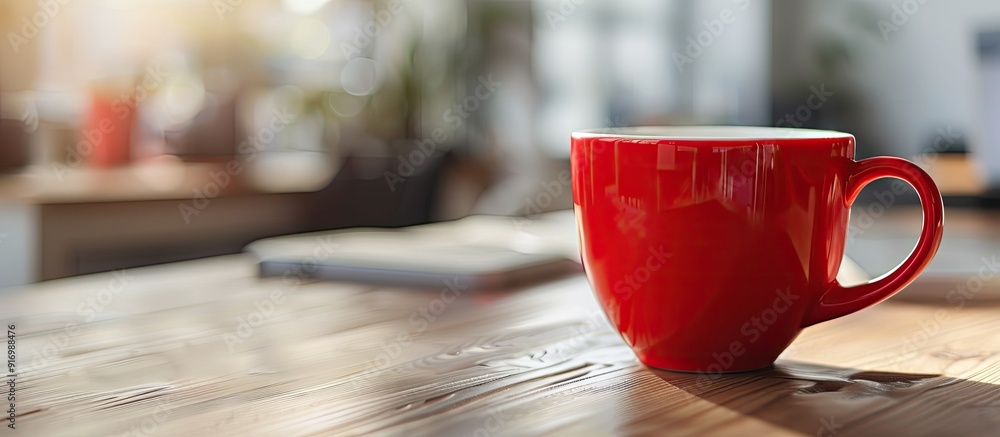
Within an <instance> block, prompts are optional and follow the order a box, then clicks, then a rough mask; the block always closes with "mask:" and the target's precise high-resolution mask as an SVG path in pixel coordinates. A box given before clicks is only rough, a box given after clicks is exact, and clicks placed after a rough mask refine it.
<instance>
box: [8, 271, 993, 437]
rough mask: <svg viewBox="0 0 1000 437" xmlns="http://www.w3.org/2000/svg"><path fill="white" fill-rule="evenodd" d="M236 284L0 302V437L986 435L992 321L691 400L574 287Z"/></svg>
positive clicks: (956, 323)
mask: <svg viewBox="0 0 1000 437" xmlns="http://www.w3.org/2000/svg"><path fill="white" fill-rule="evenodd" d="M254 267H255V265H254V262H253V260H252V259H250V258H248V257H246V256H243V255H235V256H228V257H219V258H212V259H206V260H200V261H191V262H184V263H178V264H171V265H164V266H158V267H147V268H142V269H135V270H130V271H126V272H124V273H106V274H96V275H89V276H83V277H77V278H70V279H63V280H57V281H50V282H46V283H41V284H36V285H32V286H29V287H25V288H21V289H14V290H0V299H2V306H0V323H3V324H4V325H6V324H15V325H16V329H15V330H14V331H15V332H16V353H17V356H18V359H17V365H18V375H17V378H16V388H17V392H16V411H17V421H16V427H17V429H16V431H11V430H9V429H4V430H3V431H7V432H8V433H7V434H4V435H11V436H15V435H24V436H29V435H30V436H89V435H129V436H133V435H134V436H140V435H142V436H150V435H163V436H167V435H185V436H194V435H241V436H242V435H281V436H297V435H400V434H405V435H419V436H424V435H425V436H440V435H468V436H501V435H511V436H526V435H546V434H554V435H569V436H580V435H607V434H638V435H642V434H650V435H706V434H714V435H810V436H812V435H816V436H835V435H836V436H851V435H878V436H882V435H989V436H997V435H1000V317H997V316H998V312H1000V311H998V310H1000V304H998V303H997V302H995V301H976V300H975V299H972V300H969V301H967V302H966V303H965V305H964V306H963V307H961V308H959V307H957V306H956V305H953V304H948V303H947V302H945V300H944V297H943V295H942V299H941V300H940V302H937V303H923V304H914V303H907V302H901V301H893V300H890V301H888V302H886V303H883V304H880V305H878V306H876V307H874V308H871V309H869V310H867V311H863V312H861V313H857V314H854V315H851V316H848V317H844V318H841V319H838V320H834V321H831V322H828V323H824V324H821V325H818V326H815V327H812V328H809V329H807V330H806V331H805V332H804V333H803V334H802V336H801V337H800V338H799V339H798V340H796V341H795V342H794V343H793V344H792V346H791V348H790V349H788V350H787V351H786V352H785V354H784V355H782V357H781V358H780V359H779V361H778V362H777V364H776V365H775V366H774V367H773V368H771V369H769V370H764V371H757V372H750V373H740V374H732V375H724V376H718V377H714V378H705V377H700V376H698V375H696V374H685V373H671V372H664V371H657V370H651V369H649V368H646V367H644V366H642V365H640V364H639V363H638V362H637V361H636V359H635V357H634V355H633V354H632V353H631V351H630V350H629V349H628V348H627V347H626V346H625V345H624V344H623V342H622V341H621V340H620V339H619V337H618V336H617V335H616V334H615V333H614V332H613V331H612V330H611V329H610V328H609V327H608V326H607V324H606V322H605V319H604V317H603V315H602V314H601V313H600V312H599V311H598V309H597V307H596V304H595V301H594V299H593V298H592V296H591V292H590V289H589V287H588V285H587V283H586V280H585V279H584V278H583V276H582V275H574V276H571V277H567V278H564V279H561V280H557V281H552V282H549V283H545V284H541V285H535V286H531V287H526V288H524V289H520V290H511V291H504V292H478V291H471V290H461V287H462V284H457V287H456V288H458V289H459V291H460V296H459V297H458V298H456V299H454V300H452V301H450V302H448V301H447V299H442V294H441V291H442V290H440V289H436V290H424V291H419V290H408V289H391V288H381V287H373V286H368V285H360V284H348V283H335V282H316V283H300V282H299V281H297V280H295V279H294V277H291V278H292V279H290V280H282V279H279V278H276V279H263V280H261V279H258V278H256V277H255V270H254ZM442 288H445V285H444V284H442ZM448 296H450V294H449V295H448ZM5 390H6V389H5ZM4 425H6V423H5V424H4Z"/></svg>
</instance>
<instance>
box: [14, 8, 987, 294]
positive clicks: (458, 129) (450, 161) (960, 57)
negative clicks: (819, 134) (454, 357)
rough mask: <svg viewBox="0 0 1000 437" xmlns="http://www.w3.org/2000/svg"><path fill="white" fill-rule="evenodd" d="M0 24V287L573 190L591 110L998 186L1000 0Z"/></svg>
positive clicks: (533, 206)
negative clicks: (815, 137) (778, 130)
mask: <svg viewBox="0 0 1000 437" xmlns="http://www.w3.org/2000/svg"><path fill="white" fill-rule="evenodd" d="M0 34H2V36H3V41H2V42H0V286H8V285H18V284H25V283H31V282H35V281H40V280H47V279H53V278H60V277H66V276H72V275H78V274H84V273H91V272H100V271H108V270H113V269H118V268H126V267H135V266H142V265H150V264H157V263H163V262H171V261H178V260H185V259H193V258H201V257H207V256H213V255H220V254H227V253H236V252H239V251H241V250H242V249H243V247H244V246H245V245H246V244H248V243H250V242H251V241H254V240H257V239H260V238H265V237H270V236H277V235H285V234H292V233H300V232H307V231H315V230H325V229H339V228H346V227H353V226H385V227H397V226H406V225H413V224H420V223H428V222H434V221H441V220H449V219H455V218H460V217H464V216H467V215H470V214H503V215H530V214H535V213H538V212H543V211H548V210H557V209H566V208H570V207H571V206H572V199H571V197H570V196H569V195H568V193H569V185H568V179H565V178H564V175H566V174H567V173H566V172H568V170H569V162H568V156H569V153H568V152H569V133H570V132H571V131H572V130H574V129H582V128H594V127H615V126H628V125H673V124H684V125H691V124H739V125H759V126H792V127H811V128H823V129H835V130H842V131H847V132H851V133H854V134H855V135H856V136H857V139H858V155H859V157H862V158H863V157H868V156H874V155H895V156H902V157H906V158H908V159H912V160H914V161H915V162H917V163H918V164H920V165H921V166H923V167H925V168H926V169H927V170H928V171H929V172H930V173H931V174H932V175H933V177H934V178H935V180H936V181H937V182H938V184H939V185H940V187H941V189H942V191H943V192H944V193H945V195H946V196H947V199H946V203H947V204H948V205H949V206H954V207H963V208H987V207H990V206H991V205H995V204H997V203H998V202H997V200H996V199H997V198H998V196H997V195H996V190H995V187H998V186H1000V3H998V2H995V1H988V0H957V1H950V2H944V1H925V0H919V1H918V0H903V1H900V0H896V1H890V0H869V1H840V2H829V1H818V0H813V1H798V0H771V1H767V0H708V1H704V0H703V1H695V0H675V1H667V2H663V1H654V0H628V1H624V0H620V1H603V0H532V1H529V0H434V1H430V0H377V1H371V0H3V1H0ZM991 187H992V188H991ZM886 189H887V188H885V186H881V187H880V186H879V185H878V184H873V186H871V187H869V188H868V189H866V195H867V196H869V197H870V199H869V200H867V201H866V200H864V199H861V200H859V201H858V203H859V204H865V202H868V203H870V202H872V201H873V200H871V199H874V197H872V196H873V194H872V193H878V192H880V190H881V191H884V190H886ZM907 190H909V188H907ZM542 193H547V194H548V195H547V196H546V195H542ZM895 199H896V198H894V200H893V202H897V201H898V202H899V203H900V204H907V203H914V202H915V199H914V198H913V196H912V192H911V191H908V192H907V193H904V194H903V195H901V196H899V197H898V200H895ZM884 206H887V205H884ZM888 206H891V205H888ZM849 244H850V243H849ZM910 244H912V242H911V243H910ZM894 259H895V260H897V261H898V259H901V258H894Z"/></svg>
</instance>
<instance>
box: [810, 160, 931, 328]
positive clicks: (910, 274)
mask: <svg viewBox="0 0 1000 437" xmlns="http://www.w3.org/2000/svg"><path fill="white" fill-rule="evenodd" d="M881 178H896V179H900V180H902V181H904V182H906V183H908V184H910V185H911V186H912V187H913V188H914V189H915V190H916V191H917V195H918V196H919V197H920V205H921V207H922V209H923V213H924V218H923V227H922V229H921V230H920V238H919V239H918V240H917V245H916V247H914V248H913V251H912V252H910V255H909V256H907V257H906V260H904V261H903V262H902V263H901V264H900V265H898V266H897V267H896V268H895V269H894V270H892V271H891V272H889V273H886V274H885V275H883V276H881V277H879V278H876V279H874V280H872V281H870V282H868V283H866V284H861V285H857V286H854V287H844V286H842V285H840V283H839V282H837V280H836V279H834V280H833V283H832V284H830V287H829V288H828V289H827V291H826V292H825V293H823V295H822V296H821V297H820V298H819V301H818V302H816V304H815V305H814V306H813V308H812V310H811V312H810V313H809V315H808V316H807V317H806V318H805V322H804V323H803V325H802V326H803V327H806V326H810V325H815V324H817V323H820V322H824V321H827V320H830V319H835V318H837V317H841V316H846V315H848V314H850V313H853V312H855V311H858V310H862V309H864V308H867V307H869V306H872V305H875V304H877V303H879V302H881V301H883V300H886V299H888V298H889V297H890V296H892V295H893V294H896V292H898V291H899V290H902V289H903V287H905V286H907V285H908V284H909V283H910V282H913V280H914V279H916V278H917V275H918V274H920V272H921V271H922V270H923V269H924V267H927V264H929V263H930V262H931V259H932V258H934V254H935V253H936V252H937V250H938V246H939V245H940V244H941V235H942V233H943V231H944V229H943V221H944V204H943V202H942V200H941V193H940V192H939V191H938V188H937V186H936V185H934V180H933V179H931V177H930V176H929V175H928V174H927V173H926V172H924V171H923V170H922V169H921V168H920V167H917V166H916V164H913V163H912V162H910V161H907V160H905V159H901V158H893V157H885V156H879V157H874V158H868V159H865V160H862V161H858V162H853V161H852V162H851V163H850V165H849V166H848V175H847V179H846V189H845V202H846V203H847V206H848V207H850V205H851V204H853V203H854V200H855V199H856V198H857V197H858V194H859V193H860V192H861V189H862V188H864V187H865V185H868V184H869V183H870V182H872V181H874V180H876V179H881Z"/></svg>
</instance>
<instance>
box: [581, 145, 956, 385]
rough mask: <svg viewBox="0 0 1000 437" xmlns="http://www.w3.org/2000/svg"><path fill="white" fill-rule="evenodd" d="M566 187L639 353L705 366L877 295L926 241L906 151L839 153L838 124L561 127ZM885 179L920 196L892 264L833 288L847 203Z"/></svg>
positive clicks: (764, 357) (607, 307)
mask: <svg viewBox="0 0 1000 437" xmlns="http://www.w3.org/2000/svg"><path fill="white" fill-rule="evenodd" d="M571 159H572V169H573V202H574V204H575V207H576V220H577V227H578V232H579V238H580V247H581V253H582V258H583V265H584V268H585V269H586V272H587V277H588V279H589V280H590V283H591V285H592V287H593V289H594V292H595V294H596V296H597V299H598V301H599V302H600V304H601V306H602V307H603V308H604V312H605V314H607V316H608V319H609V320H610V321H611V323H612V324H613V325H614V326H615V327H616V328H617V329H618V331H619V333H621V336H622V338H623V339H624V340H625V341H626V342H627V343H628V345H629V346H630V347H631V348H632V349H633V350H634V351H635V353H636V355H637V356H638V357H639V359H640V360H641V361H642V362H643V363H645V364H646V365H649V366H652V367H658V368H662V369H669V370H681V371H691V372H705V373H721V372H734V371H743V370H751V369H757V368H761V367H766V366H768V365H770V364H771V363H773V362H774V360H775V359H776V358H777V357H778V355H779V354H781V352H782V351H783V350H784V349H785V348H786V347H788V345H789V344H790V343H791V342H792V340H794V339H795V337H796V336H797V335H798V334H799V332H800V331H801V330H802V329H803V328H805V327H807V326H810V325H813V324H816V323H819V322H822V321H825V320H830V319H833V318H837V317H840V316H843V315H847V314H850V313H853V312H855V311H858V310H860V309H862V308H866V307H868V306H871V305H874V304H876V303H878V302H881V301H883V300H885V299H887V298H889V297H890V296H892V295H893V294H894V293H896V292H897V291H899V290H900V289H902V288H903V287H904V286H906V285H907V284H909V283H910V282H911V281H913V279H915V278H916V276H917V275H918V274H919V273H920V272H921V270H923V269H924V267H925V266H926V265H927V264H928V263H929V262H930V261H931V258H933V256H934V253H935V252H937V248H938V245H939V244H940V242H941V233H942V220H943V211H942V209H943V205H942V201H941V194H940V193H939V192H938V189H937V187H936V186H935V185H934V182H933V181H932V180H931V178H930V176H928V175H927V173H925V172H924V171H923V170H921V169H920V168H919V167H917V166H916V165H914V164H912V163H910V162H909V161H906V160H903V159H899V158H890V157H876V158H870V159H865V160H862V161H854V137H853V136H852V135H850V134H846V133H840V132H832V131H818V130H807V129H779V128H756V127H722V126H718V127H642V128H624V129H622V128H619V129H605V130H591V131H582V132H575V133H573V137H572V153H571ZM885 177H889V178H896V179H901V180H903V181H905V182H907V183H909V184H910V185H912V186H913V188H915V189H916V191H917V194H918V195H919V196H920V201H921V203H922V205H923V213H924V216H923V230H922V231H921V234H920V239H919V241H918V242H917V245H916V248H914V250H913V252H912V253H910V255H909V257H907V258H906V260H904V261H903V263H902V264H900V265H899V267H897V268H896V269H895V270H893V271H892V272H890V273H888V274H886V275H885V276H882V277H880V278H878V279H876V280H874V281H872V282H869V283H867V284H862V285H859V286H856V287H843V286H841V285H840V284H839V283H837V280H836V276H837V271H838V270H839V269H840V262H841V259H842V257H843V254H844V241H845V239H846V236H847V223H848V215H849V213H850V209H849V208H850V205H851V203H852V202H853V201H854V199H855V198H856V197H857V195H858V193H859V192H860V191H861V189H862V188H864V186H865V185H867V184H868V183H869V182H871V181H873V180H875V179H879V178H885Z"/></svg>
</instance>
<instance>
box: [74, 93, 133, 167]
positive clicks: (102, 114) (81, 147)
mask: <svg viewBox="0 0 1000 437" xmlns="http://www.w3.org/2000/svg"><path fill="white" fill-rule="evenodd" d="M134 121H135V103H134V102H132V101H131V100H129V99H124V100H123V99H121V98H120V97H113V96H105V95H102V94H94V96H93V97H92V98H91V103H90V111H89V112H88V114H87V118H86V120H85V122H84V125H83V132H82V135H81V137H80V139H79V144H78V145H77V152H79V153H80V154H81V155H83V156H84V158H85V160H86V162H87V163H88V164H89V165H91V166H93V167H114V166H117V165H123V164H126V163H128V162H129V156H130V149H131V144H132V124H133V122H134ZM88 152H89V153H88Z"/></svg>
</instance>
